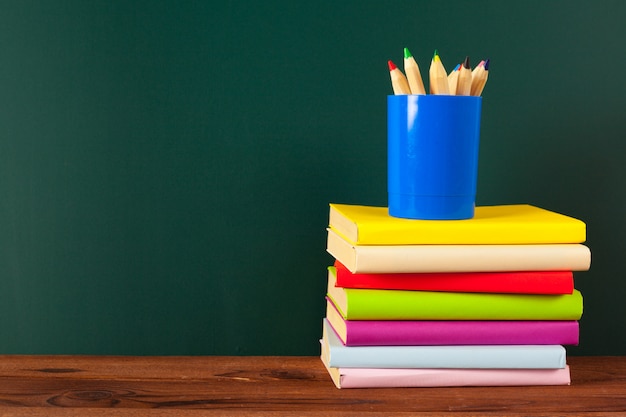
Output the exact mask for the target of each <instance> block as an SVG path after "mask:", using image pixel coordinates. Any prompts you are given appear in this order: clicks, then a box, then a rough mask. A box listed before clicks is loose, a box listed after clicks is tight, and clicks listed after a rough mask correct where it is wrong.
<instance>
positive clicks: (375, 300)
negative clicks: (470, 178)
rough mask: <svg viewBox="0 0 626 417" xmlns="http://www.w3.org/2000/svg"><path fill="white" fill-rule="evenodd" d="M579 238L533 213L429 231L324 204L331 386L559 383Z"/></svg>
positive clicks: (579, 230)
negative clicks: (327, 207)
mask: <svg viewBox="0 0 626 417" xmlns="http://www.w3.org/2000/svg"><path fill="white" fill-rule="evenodd" d="M585 239H586V227H585V224H584V223H583V222H582V221H580V220H578V219H575V218H572V217H569V216H566V215H563V214H560V213H555V212H552V211H549V210H545V209H542V208H539V207H535V206H531V205H502V206H484V207H476V210H475V216H474V217H473V218H472V219H467V220H449V221H448V220H447V221H437V220H409V219H401V218H395V217H390V216H389V215H388V212H387V208H385V207H371V206H358V205H345V204H331V205H330V217H329V228H328V242H327V250H328V252H329V253H330V254H331V255H332V256H333V257H334V258H335V262H334V265H333V266H330V267H329V268H328V293H327V297H326V300H327V312H326V317H325V318H324V320H323V334H322V339H321V341H320V342H321V345H322V346H321V358H322V361H323V362H324V365H325V366H326V368H327V369H328V372H329V374H330V376H331V378H332V380H333V382H334V383H335V385H336V386H337V387H338V388H365V387H434V386H501V385H508V386H517V385H519V386H522V385H567V384H569V383H570V372H569V368H568V366H567V361H566V350H565V346H567V345H577V344H578V342H579V322H578V320H579V319H580V317H581V316H582V310H583V300H582V295H581V293H580V292H579V291H578V290H576V289H575V288H574V277H573V273H574V272H575V271H586V270H588V269H589V267H590V264H591V252H590V250H589V248H588V247H587V246H585V245H583V242H585Z"/></svg>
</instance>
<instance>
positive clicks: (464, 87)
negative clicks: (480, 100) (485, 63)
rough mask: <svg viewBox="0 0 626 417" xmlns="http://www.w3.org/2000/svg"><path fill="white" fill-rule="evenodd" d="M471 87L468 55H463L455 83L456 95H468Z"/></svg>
mask: <svg viewBox="0 0 626 417" xmlns="http://www.w3.org/2000/svg"><path fill="white" fill-rule="evenodd" d="M471 88H472V70H470V63H469V57H465V61H463V65H461V68H460V69H459V81H458V82H457V85H456V95H457V96H469V95H470V91H471Z"/></svg>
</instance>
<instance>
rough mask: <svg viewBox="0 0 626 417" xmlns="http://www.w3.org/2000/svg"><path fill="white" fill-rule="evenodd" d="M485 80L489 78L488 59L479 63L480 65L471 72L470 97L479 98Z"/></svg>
mask: <svg viewBox="0 0 626 417" xmlns="http://www.w3.org/2000/svg"><path fill="white" fill-rule="evenodd" d="M487 78H489V59H487V60H485V61H480V64H478V65H477V66H476V68H474V71H472V88H471V90H470V95H472V96H480V95H481V94H482V93H483V89H484V88H485V84H486V83H487Z"/></svg>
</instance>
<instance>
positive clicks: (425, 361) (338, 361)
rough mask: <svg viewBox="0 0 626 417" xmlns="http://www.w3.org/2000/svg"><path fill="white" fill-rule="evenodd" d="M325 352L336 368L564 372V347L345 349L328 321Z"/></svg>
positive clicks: (372, 347)
mask: <svg viewBox="0 0 626 417" xmlns="http://www.w3.org/2000/svg"><path fill="white" fill-rule="evenodd" d="M322 345H323V346H322V350H325V352H326V353H327V355H328V362H329V366H330V367H333V368H457V369H458V368H463V369H468V368H471V369H561V368H565V356H566V353H565V348H564V347H563V346H561V345H506V346H504V345H503V346H496V345H486V346H485V345H481V346H345V345H344V344H343V343H341V340H340V339H339V337H338V336H337V334H336V333H335V331H334V330H333V328H332V326H331V325H330V323H329V322H328V320H326V319H324V329H323V334H322Z"/></svg>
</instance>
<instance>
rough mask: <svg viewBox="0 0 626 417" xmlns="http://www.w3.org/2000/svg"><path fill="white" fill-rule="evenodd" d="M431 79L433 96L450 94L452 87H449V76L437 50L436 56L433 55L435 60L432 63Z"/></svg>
mask: <svg viewBox="0 0 626 417" xmlns="http://www.w3.org/2000/svg"><path fill="white" fill-rule="evenodd" d="M429 77H430V83H429V84H430V85H429V86H430V93H431V94H446V95H449V94H450V87H449V85H448V74H447V73H446V69H445V67H444V66H443V63H442V62H441V58H440V57H439V53H438V52H437V50H436V49H435V54H434V55H433V59H432V61H431V63H430V70H429Z"/></svg>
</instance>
